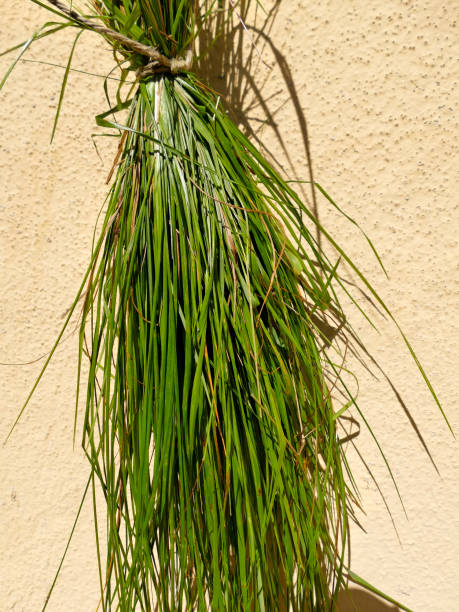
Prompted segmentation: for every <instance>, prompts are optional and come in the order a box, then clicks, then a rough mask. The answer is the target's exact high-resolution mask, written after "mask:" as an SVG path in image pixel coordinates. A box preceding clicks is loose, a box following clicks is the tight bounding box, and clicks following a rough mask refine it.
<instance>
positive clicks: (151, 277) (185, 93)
mask: <svg viewBox="0 0 459 612" xmlns="http://www.w3.org/2000/svg"><path fill="white" fill-rule="evenodd" d="M32 1H33V2H35V3H36V4H39V5H40V6H43V7H45V8H49V10H50V11H51V12H52V13H54V16H55V17H56V16H58V17H59V18H61V19H60V21H59V22H50V23H47V24H46V25H45V26H44V28H43V29H41V30H40V31H39V32H38V33H36V34H35V35H34V36H33V37H32V38H31V39H30V40H29V41H27V43H26V44H25V45H24V46H23V47H22V48H21V50H20V54H19V57H18V59H19V58H20V57H21V56H22V55H23V53H24V52H25V51H26V50H27V48H28V47H29V46H30V44H31V43H32V42H34V40H37V39H39V38H42V37H43V36H47V35H49V34H51V33H53V32H56V31H58V30H60V29H63V28H77V29H78V33H77V39H78V37H79V36H80V35H81V33H82V32H83V31H84V30H91V31H95V32H97V33H99V34H100V35H101V36H103V37H104V38H105V39H106V40H107V41H108V42H109V43H110V44H111V45H112V46H113V49H114V53H115V56H116V58H117V61H118V63H119V66H120V68H121V70H122V81H123V82H124V81H125V80H126V79H127V78H129V79H131V77H132V76H133V75H135V77H134V81H135V83H134V85H133V86H132V87H131V88H130V93H129V95H128V96H127V98H126V99H123V100H122V99H121V97H119V101H118V104H117V106H116V107H115V108H112V109H110V110H108V111H107V112H105V113H103V114H102V115H100V116H99V117H98V124H99V125H101V126H103V127H106V128H113V129H115V130H118V131H119V134H120V143H119V148H118V153H117V155H116V159H115V164H114V170H113V182H112V187H111V190H110V193H109V197H108V201H107V206H106V210H105V213H104V214H105V217H104V221H103V224H102V228H101V231H100V235H99V238H98V240H97V241H96V242H95V246H94V249H93V253H92V257H91V263H90V266H89V268H88V270H87V272H86V275H85V277H84V281H83V283H82V285H81V288H80V291H79V292H78V294H77V296H76V299H75V302H74V304H73V307H72V309H71V311H70V312H69V314H68V318H67V320H66V323H65V326H64V328H63V330H62V332H61V336H62V333H63V331H64V329H65V327H66V326H67V324H68V322H69V321H70V318H71V316H72V314H73V312H74V311H75V309H76V308H77V304H78V303H79V300H80V298H82V304H83V306H82V318H81V326H80V349H79V370H78V380H79V379H80V373H81V365H82V360H83V358H85V357H87V358H88V360H89V372H88V376H87V392H86V398H85V413H84V420H83V448H84V451H85V453H86V454H87V457H88V460H89V463H90V466H91V481H92V484H93V486H95V482H96V481H99V484H100V486H101V489H102V492H103V495H104V497H105V501H106V508H107V530H106V546H107V552H106V560H105V564H104V563H103V561H102V559H101V558H100V557H99V570H100V586H101V606H102V609H103V610H115V609H119V610H123V611H131V610H137V609H139V610H155V609H158V610H164V611H166V610H170V611H174V610H204V609H211V610H215V611H222V612H223V611H228V610H247V611H249V610H260V611H261V610H266V611H271V610H286V611H287V610H298V611H303V610H330V609H332V608H333V606H334V603H335V602H336V597H337V593H338V590H339V589H340V588H341V587H342V586H343V585H344V584H345V583H346V581H347V579H348V577H349V571H350V569H349V567H348V556H347V555H348V530H349V520H350V518H351V517H352V514H353V510H352V508H353V505H354V503H356V496H355V490H354V486H353V480H352V476H351V474H350V471H349V469H348V465H347V463H346V457H345V455H344V452H343V446H342V444H341V443H340V440H339V436H338V422H339V419H340V417H341V415H342V414H344V412H345V411H346V410H347V408H348V407H349V406H351V405H356V404H355V398H354V397H353V395H352V393H351V392H350V390H349V388H348V386H347V384H346V379H345V378H344V377H343V368H342V366H341V364H340V363H339V362H340V357H339V355H340V350H341V349H340V347H341V346H342V344H343V339H345V340H344V342H345V343H346V342H352V341H355V342H356V343H358V339H357V338H356V336H355V334H354V332H353V330H352V328H351V327H350V326H349V324H348V323H347V321H346V317H345V314H344V312H343V309H342V307H341V304H340V301H339V298H338V295H340V294H344V295H346V296H349V297H350V298H351V299H352V300H353V301H354V303H355V304H356V306H357V307H358V308H359V309H360V306H359V305H358V304H357V302H355V300H354V298H352V296H351V293H350V292H349V288H348V285H347V284H346V283H345V282H344V281H343V279H342V278H341V276H340V269H339V266H340V263H341V262H346V263H347V265H348V267H349V268H350V269H352V270H353V272H354V274H355V275H356V276H357V277H358V278H359V280H360V283H361V286H362V288H363V289H365V291H366V292H367V293H368V294H369V295H370V296H371V297H372V299H373V300H374V302H375V303H377V304H378V305H379V307H380V308H381V309H382V310H384V311H385V312H386V314H388V315H389V316H391V315H390V312H389V311H388V310H387V308H386V306H385V305H384V303H383V302H382V300H381V299H380V298H379V296H378V295H377V294H376V292H375V291H374V290H373V288H372V286H371V285H370V284H369V283H368V281H367V280H366V279H365V278H364V276H363V275H362V274H361V273H360V272H359V270H358V269H357V267H356V266H355V265H354V263H353V262H352V261H351V260H350V259H349V257H348V256H347V255H346V253H345V252H344V251H343V250H342V249H341V248H340V247H339V245H338V244H337V243H336V242H335V241H334V239H333V238H332V236H331V235H330V234H329V233H328V232H327V231H326V230H325V228H323V227H322V226H321V225H320V224H319V222H318V220H317V218H316V217H315V216H314V215H313V214H312V213H311V212H310V211H309V209H308V208H307V207H306V206H305V205H304V204H303V202H302V200H301V199H300V198H299V196H298V195H297V193H296V192H295V191H294V190H293V189H292V187H291V186H290V183H288V182H286V181H285V180H284V179H282V178H281V176H280V175H279V173H278V172H276V171H275V170H274V169H273V167H272V166H271V165H270V164H269V163H268V162H267V161H266V159H265V158H264V157H263V155H262V154H261V153H260V152H259V150H258V149H257V148H256V147H255V146H254V145H253V144H251V142H250V141H249V140H248V139H247V138H246V136H244V134H243V133H242V132H241V131H240V130H239V129H238V128H237V127H236V125H235V124H234V123H233V121H232V119H231V117H230V115H229V114H228V112H227V110H226V108H225V106H224V104H223V102H222V100H221V99H220V98H219V97H218V96H217V95H216V94H214V93H213V92H212V91H211V90H210V89H209V88H208V87H206V86H205V85H204V84H203V83H202V82H201V81H200V80H199V79H198V78H197V76H196V75H195V74H194V73H193V72H192V67H193V58H194V55H193V48H194V42H195V38H196V37H197V35H198V34H199V31H200V30H201V29H202V28H203V27H204V25H205V23H206V20H207V19H209V18H210V17H211V16H212V15H213V13H214V12H215V11H224V10H228V7H225V6H223V3H222V2H217V1H215V0H214V1H212V0H207V1H205V2H198V1H197V0H196V1H195V0H169V1H168V2H162V1H160V0H148V1H147V0H123V1H121V0H118V1H113V2H112V1H110V0H97V1H96V0H94V1H93V2H90V3H89V6H87V7H86V9H87V13H85V14H83V13H80V12H76V11H75V10H74V9H75V7H74V6H70V4H63V3H61V2H59V1H58V0H48V3H49V5H50V6H49V7H48V6H47V5H45V4H44V3H41V2H38V0H32ZM229 4H230V6H229V9H234V5H235V4H236V3H233V2H230V3H229ZM246 4H247V3H246ZM245 8H247V7H246V6H245V7H244V10H245ZM62 18H63V19H64V20H62ZM77 39H76V40H77ZM76 40H75V43H76ZM74 48H75V45H74V46H73V49H74ZM73 49H72V53H71V57H70V60H69V64H68V66H67V71H66V74H65V77H64V82H63V88H62V94H61V99H60V101H59V110H60V106H61V102H62V97H63V92H64V89H65V85H66V80H67V75H68V71H69V69H70V63H71V59H72V55H73ZM16 61H17V60H16ZM13 65H14V64H13ZM9 72H10V71H9ZM8 74H9V73H8ZM7 76H8V75H7ZM5 78H6V77H5ZM4 81H5V79H4ZM4 81H3V82H2V84H3V83H4ZM120 91H121V90H120ZM123 110H124V111H127V118H126V121H125V122H124V123H120V122H117V121H116V120H115V119H114V116H115V113H117V112H121V111H123ZM58 114H59V111H58ZM57 116H58V115H57ZM56 120H57V117H56ZM322 193H323V194H324V195H325V196H326V194H325V192H322ZM326 197H327V198H328V196H326ZM328 201H329V202H330V204H333V202H332V201H331V200H330V199H328ZM317 232H318V233H319V235H320V236H321V240H323V241H325V242H326V243H327V244H328V247H330V248H332V249H333V252H334V253H336V258H335V259H334V260H331V259H330V258H329V257H327V255H326V254H325V253H324V250H323V249H322V248H321V245H320V241H319V240H318V238H317V235H316V234H317ZM330 248H328V249H327V252H331V251H330ZM331 330H334V331H333V333H331ZM61 336H60V337H61ZM60 337H59V339H60ZM403 338H404V340H405V342H406V343H407V346H408V348H409V350H410V351H411V353H412V355H413V357H414V359H415V361H416V363H417V365H418V367H419V369H420V371H421V373H422V375H423V376H424V379H425V380H426V383H427V385H428V386H429V388H430V390H431V392H432V394H433V396H434V398H435V400H436V401H437V403H438V400H437V398H436V396H435V393H434V391H433V389H432V388H431V386H430V383H429V382H428V380H427V378H426V377H425V374H424V372H423V370H422V367H421V365H420V364H419V362H418V361H417V359H416V357H415V355H414V353H413V352H412V349H411V347H410V345H409V344H408V342H407V340H406V338H405V337H404V336H403ZM59 339H58V342H59ZM51 357H52V353H51V354H50V355H49V357H48V359H47V361H46V363H45V366H44V368H43V371H44V370H45V368H46V366H47V364H48V362H49V359H50V358H51ZM43 371H42V373H43ZM41 375H42V374H40V377H39V379H40V378H41ZM39 379H38V381H39ZM38 381H37V383H36V384H38ZM34 388H35V387H34ZM336 389H339V392H340V394H341V398H344V399H343V400H342V402H341V404H340V406H339V407H337V406H335V405H334V404H333V403H332V399H331V398H332V391H334V390H336ZM32 392H33V390H32ZM357 409H358V407H357ZM440 409H441V408H440ZM360 414H361V413H360ZM18 418H19V417H18ZM362 418H363V419H364V416H363V415H362ZM95 516H97V512H95ZM97 548H98V550H99V541H98V543H97Z"/></svg>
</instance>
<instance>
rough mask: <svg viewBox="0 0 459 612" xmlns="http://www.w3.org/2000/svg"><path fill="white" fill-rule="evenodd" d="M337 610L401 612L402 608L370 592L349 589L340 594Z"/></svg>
mask: <svg viewBox="0 0 459 612" xmlns="http://www.w3.org/2000/svg"><path fill="white" fill-rule="evenodd" d="M336 610H337V612H399V611H400V608H398V607H397V606H395V605H393V604H390V603H388V602H386V601H384V600H382V599H380V598H379V597H377V596H376V595H373V593H369V592H368V591H363V590H362V589H356V588H349V589H347V590H346V591H341V593H340V594H339V597H338V602H337V606H336Z"/></svg>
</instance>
